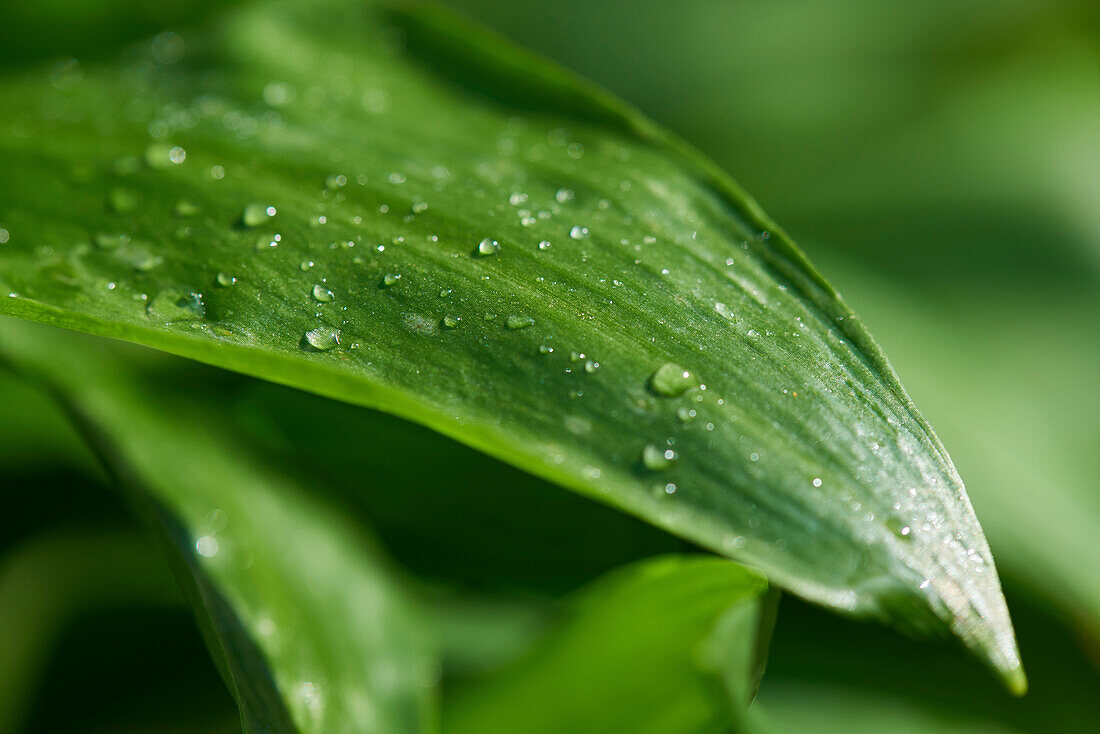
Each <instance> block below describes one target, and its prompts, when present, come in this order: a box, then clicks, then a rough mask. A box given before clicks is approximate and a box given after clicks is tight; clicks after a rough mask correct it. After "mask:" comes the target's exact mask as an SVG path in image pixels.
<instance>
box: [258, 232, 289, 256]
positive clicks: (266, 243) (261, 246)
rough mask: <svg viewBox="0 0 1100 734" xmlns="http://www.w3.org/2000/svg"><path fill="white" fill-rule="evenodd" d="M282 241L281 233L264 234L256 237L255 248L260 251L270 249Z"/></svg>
mask: <svg viewBox="0 0 1100 734" xmlns="http://www.w3.org/2000/svg"><path fill="white" fill-rule="evenodd" d="M282 241H283V236H282V235H281V234H265V235H262V236H260V237H257V238H256V249H257V250H258V251H260V252H264V251H266V250H271V249H273V248H276V247H278V246H279V243H280V242H282Z"/></svg>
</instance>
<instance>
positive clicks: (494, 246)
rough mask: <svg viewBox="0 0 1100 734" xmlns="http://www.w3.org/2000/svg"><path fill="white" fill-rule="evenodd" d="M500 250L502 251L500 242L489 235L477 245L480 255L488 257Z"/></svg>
mask: <svg viewBox="0 0 1100 734" xmlns="http://www.w3.org/2000/svg"><path fill="white" fill-rule="evenodd" d="M498 252H500V243H499V242H497V241H496V240H491V239H489V238H488V237H486V238H485V239H483V240H482V241H481V242H479V243H478V245H477V255H478V257H488V256H490V255H495V254H497V253H498Z"/></svg>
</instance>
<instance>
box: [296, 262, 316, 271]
mask: <svg viewBox="0 0 1100 734" xmlns="http://www.w3.org/2000/svg"><path fill="white" fill-rule="evenodd" d="M298 269H299V270H301V271H302V272H303V273H304V272H306V271H307V270H313V261H312V260H303V261H302V262H300V263H298Z"/></svg>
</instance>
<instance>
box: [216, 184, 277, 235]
mask: <svg viewBox="0 0 1100 734" xmlns="http://www.w3.org/2000/svg"><path fill="white" fill-rule="evenodd" d="M223 175H224V174H223ZM273 216H275V207H273V206H268V205H267V204H257V203H255V202H253V203H251V204H249V205H248V206H246V207H245V208H244V212H242V213H241V223H242V224H244V226H246V227H249V228H255V227H259V226H260V225H262V224H264V223H265V222H267V221H269V220H270V219H271V218H272V217H273Z"/></svg>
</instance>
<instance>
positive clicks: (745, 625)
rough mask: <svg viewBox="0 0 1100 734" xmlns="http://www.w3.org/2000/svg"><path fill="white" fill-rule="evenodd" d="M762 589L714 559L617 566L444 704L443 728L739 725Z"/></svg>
mask: <svg viewBox="0 0 1100 734" xmlns="http://www.w3.org/2000/svg"><path fill="white" fill-rule="evenodd" d="M766 588H767V584H766V583H765V582H764V580H763V578H762V577H760V576H758V575H756V574H755V573H753V572H751V571H749V570H747V569H745V568H744V567H741V566H736V565H734V564H732V563H730V562H728V561H725V560H719V559H714V558H694V559H692V558H684V557H678V556H670V557H662V558H658V559H654V560H649V561H644V562H641V563H639V564H635V565H633V566H630V567H627V568H625V569H621V570H618V571H615V572H613V573H612V574H610V575H609V576H607V577H604V578H602V579H600V580H599V581H597V582H595V583H594V584H593V585H592V586H591V587H589V588H586V589H585V590H584V591H582V592H581V593H580V594H579V596H578V598H577V602H576V607H575V609H574V610H573V611H572V613H571V614H570V616H569V618H568V619H567V620H566V621H565V622H563V623H562V624H561V625H560V626H559V627H558V628H556V629H554V630H552V631H551V632H550V633H549V634H547V635H546V637H545V638H544V639H543V640H541V641H540V642H539V643H538V644H537V645H536V646H535V648H534V649H533V650H532V651H531V652H530V653H528V654H527V655H526V656H525V657H523V658H522V659H521V660H519V661H517V662H516V663H514V664H512V665H510V666H506V667H505V668H503V669H502V670H500V671H499V672H496V673H494V674H492V675H490V676H488V677H487V678H485V679H483V680H480V681H478V682H476V683H474V684H472V685H471V686H469V687H468V688H467V689H465V690H464V691H462V692H460V693H459V694H457V695H456V696H455V697H454V699H453V700H451V701H450V702H449V703H448V705H447V706H445V707H444V712H443V725H444V731H445V732H447V734H474V733H475V732H485V731H501V732H504V731H506V732H514V733H515V734H536V733H537V734H555V733H557V732H576V733H577V734H587V733H588V732H591V733H592V734H597V733H600V734H604V733H607V732H634V731H645V732H648V733H650V734H705V733H708V732H714V733H715V734H717V733H719V732H723V733H724V732H729V731H731V730H733V731H747V730H749V729H748V728H747V727H748V726H749V724H748V715H747V709H748V703H749V701H750V699H751V696H752V694H753V691H754V689H755V685H756V683H757V681H758V680H759V673H760V672H762V671H761V670H760V668H758V667H757V664H756V661H757V660H758V659H759V657H760V655H758V653H759V652H760V648H761V646H763V648H765V649H766V646H767V638H768V636H769V635H770V626H769V620H770V617H769V615H770V614H771V611H773V610H774V607H772V606H770V602H769V601H766V595H765V590H766ZM762 624H763V626H764V634H763V635H762V636H761V635H760V634H759V631H760V629H761V625H762ZM761 637H762V638H763V639H760V638H761Z"/></svg>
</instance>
